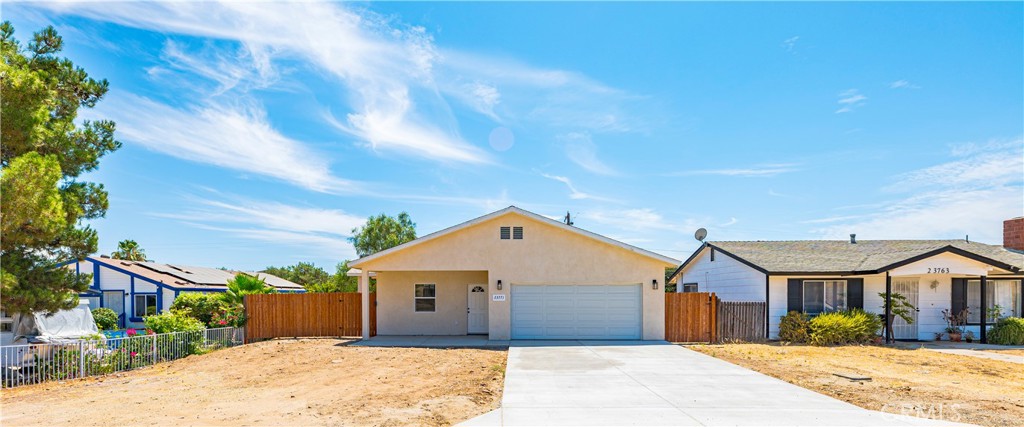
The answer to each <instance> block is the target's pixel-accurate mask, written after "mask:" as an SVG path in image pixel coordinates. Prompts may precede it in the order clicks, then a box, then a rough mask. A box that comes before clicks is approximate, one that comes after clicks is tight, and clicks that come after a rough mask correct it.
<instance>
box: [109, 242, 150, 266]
mask: <svg viewBox="0 0 1024 427" xmlns="http://www.w3.org/2000/svg"><path fill="white" fill-rule="evenodd" d="M110 257H111V258H116V259H123V260H125V261H145V260H146V251H145V250H144V249H142V247H141V246H139V244H138V242H136V241H134V240H130V239H129V240H122V241H120V242H117V250H116V251H114V252H111V253H110Z"/></svg>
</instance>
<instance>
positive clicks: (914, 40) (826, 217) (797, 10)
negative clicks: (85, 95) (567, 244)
mask: <svg viewBox="0 0 1024 427" xmlns="http://www.w3.org/2000/svg"><path fill="white" fill-rule="evenodd" d="M3 19H7V20H10V21H12V22H13V23H14V24H15V28H16V30H17V35H18V37H19V39H21V40H25V39H26V38H27V37H28V36H29V35H30V34H31V32H33V31H36V30H38V29H39V28H42V27H43V26H45V25H54V26H55V27H56V28H57V29H58V31H59V32H60V33H61V34H62V35H63V36H64V37H65V45H66V49H65V54H66V55H67V56H68V57H70V58H71V59H72V60H74V61H75V62H76V63H77V64H78V65H80V66H82V67H84V68H85V69H86V70H87V71H88V72H89V73H90V74H91V75H92V76H94V77H100V78H107V79H108V80H109V81H110V86H111V90H110V92H109V94H108V96H107V97H106V98H105V99H104V100H103V101H102V102H101V103H100V104H99V105H98V106H97V107H96V108H95V109H92V110H90V111H83V112H82V114H81V116H82V117H83V118H110V119H113V120H115V121H116V122H117V123H118V138H119V139H120V140H121V141H122V142H123V143H124V147H123V148H122V149H121V150H119V151H117V152H116V153H114V154H112V155H110V156H108V157H106V158H104V159H103V161H102V162H101V167H100V170H99V171H97V172H95V173H92V174H91V175H90V176H88V179H90V180H95V181H98V182H102V183H103V184H105V185H106V187H107V189H108V190H109V191H110V210H109V211H108V213H107V217H106V218H105V219H102V220H98V221H94V222H93V226H94V227H96V228H97V229H98V230H99V232H100V251H101V252H102V253H109V252H110V251H111V250H113V249H114V248H115V246H116V243H117V241H119V240H121V239H126V238H131V239H135V240H137V241H138V242H139V243H140V244H141V245H142V246H143V247H144V248H145V249H146V250H147V253H148V255H149V257H150V258H153V259H155V260H158V261H163V262H175V263H183V264H195V265H206V266H214V267H220V266H226V267H232V268H240V269H241V268H245V269H256V268H262V267H265V266H267V265H283V264H292V263H295V262H298V261H313V262H315V263H317V264H318V265H321V266H324V267H325V268H327V269H329V270H330V269H332V266H333V264H334V263H336V262H338V261H340V260H342V259H347V258H353V257H354V251H353V249H352V247H351V246H350V245H349V244H348V243H347V242H346V240H345V239H346V237H348V236H350V234H351V229H352V228H353V227H356V226H358V225H360V224H361V223H362V222H363V220H364V219H365V218H366V217H367V216H369V215H374V214H378V213H382V212H383V213H388V214H392V215H393V214H397V213H398V212H400V211H403V210H404V211H407V212H409V214H410V215H411V216H412V218H413V220H414V221H415V222H416V223H417V225H418V227H417V229H418V232H419V234H420V235H422V234H427V233H429V232H433V231H436V230H439V229H442V228H444V227H447V226H450V225H453V224H456V223H459V222H462V221H464V220H468V219H471V218H474V217H476V216H479V215H483V214H485V213H488V212H491V211H494V210H497V209H501V208H503V207H506V206H508V205H512V204H514V205H516V206H519V207H522V208H525V209H528V210H532V211H534V212H537V213H540V214H544V215H549V216H552V217H561V216H563V215H564V214H565V212H566V211H570V212H572V214H573V215H574V217H575V218H576V220H575V221H576V225H577V226H579V227H582V228H586V229H588V230H591V231H595V232H598V233H601V234H605V235H607V236H610V237H613V238H617V239H620V240H623V241H625V242H628V243H632V244H635V245H638V246H641V247H643V248H645V249H650V250H654V251H656V252H660V253H663V254H665V255H669V256H672V257H675V258H679V259H683V258H685V257H686V256H687V255H688V254H689V253H690V252H691V251H693V250H694V249H695V248H696V247H697V242H696V241H695V240H694V239H693V237H692V235H693V231H694V230H695V229H697V228H698V227H706V228H707V229H708V230H709V239H711V240H758V239H762V240H764V239H821V238H843V239H845V238H847V235H848V234H849V233H857V234H858V238H860V239H893V238H922V239H931V238H963V237H964V236H965V235H968V234H969V235H970V236H971V239H972V240H978V241H983V242H990V243H1000V242H1001V230H1002V229H1001V227H1002V224H1001V222H1002V220H1003V219H1007V218H1010V217H1014V216H1020V215H1022V214H1024V38H1022V37H1021V34H1024V6H1022V3H1020V2H1015V3H911V4H886V3H767V4H761V3H726V4H705V3H643V4H628V3H556V4H545V3H354V4H342V3H291V4H290V3H230V2H228V3H218V2H204V3H197V2H170V3H130V2H122V3H96V2H90V3H39V4H29V3H5V4H4V9H3Z"/></svg>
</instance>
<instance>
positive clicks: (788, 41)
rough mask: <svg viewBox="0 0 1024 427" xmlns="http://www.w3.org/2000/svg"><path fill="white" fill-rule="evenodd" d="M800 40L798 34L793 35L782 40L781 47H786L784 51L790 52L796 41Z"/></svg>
mask: <svg viewBox="0 0 1024 427" xmlns="http://www.w3.org/2000/svg"><path fill="white" fill-rule="evenodd" d="M798 40H800V36H793V37H790V38H788V39H785V40H783V41H782V47H784V48H786V51H788V52H792V51H793V49H794V48H796V42H797V41H798Z"/></svg>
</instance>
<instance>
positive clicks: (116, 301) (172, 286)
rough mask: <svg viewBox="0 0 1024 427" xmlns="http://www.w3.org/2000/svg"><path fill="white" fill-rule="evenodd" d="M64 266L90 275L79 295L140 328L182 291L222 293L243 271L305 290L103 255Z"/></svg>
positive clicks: (219, 272) (286, 289) (207, 270)
mask: <svg viewBox="0 0 1024 427" xmlns="http://www.w3.org/2000/svg"><path fill="white" fill-rule="evenodd" d="M64 267H65V268H71V269H74V270H75V272H76V273H78V274H92V284H90V286H89V290H88V291H87V292H85V293H82V294H79V296H80V297H81V298H82V299H85V300H87V301H89V306H90V307H92V308H98V307H105V308H109V309H111V310H114V312H115V313H117V314H118V316H119V319H120V321H119V323H120V325H119V326H121V327H126V328H133V327H139V328H141V327H143V323H142V318H143V317H145V316H148V315H151V314H157V313H160V312H163V311H166V310H168V309H170V308H171V304H172V303H173V302H174V299H175V298H177V297H178V295H180V294H181V293H182V292H224V291H225V290H227V282H228V281H229V280H231V279H233V278H234V277H235V275H237V274H239V273H242V274H248V275H250V276H253V277H259V278H261V279H263V280H264V281H265V282H266V283H267V284H268V285H270V286H273V287H274V288H276V289H277V290H278V292H305V289H303V287H302V286H301V285H299V284H297V283H293V282H290V281H288V280H285V279H282V278H280V277H277V276H273V275H269V274H266V273H257V272H240V271H232V270H221V269H217V268H209V267H194V266H187V265H180V264H162V263H157V262H149V261H124V260H119V259H114V258H108V257H106V256H100V257H86V258H85V259H84V260H80V261H71V262H68V263H66V264H65V265H64Z"/></svg>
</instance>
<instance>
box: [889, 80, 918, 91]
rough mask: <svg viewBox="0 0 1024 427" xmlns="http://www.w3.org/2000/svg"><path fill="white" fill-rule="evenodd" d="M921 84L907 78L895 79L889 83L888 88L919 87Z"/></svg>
mask: <svg viewBox="0 0 1024 427" xmlns="http://www.w3.org/2000/svg"><path fill="white" fill-rule="evenodd" d="M920 88H921V86H918V85H916V84H913V83H911V82H910V81H908V80H896V81H894V82H892V83H889V89H920Z"/></svg>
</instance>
